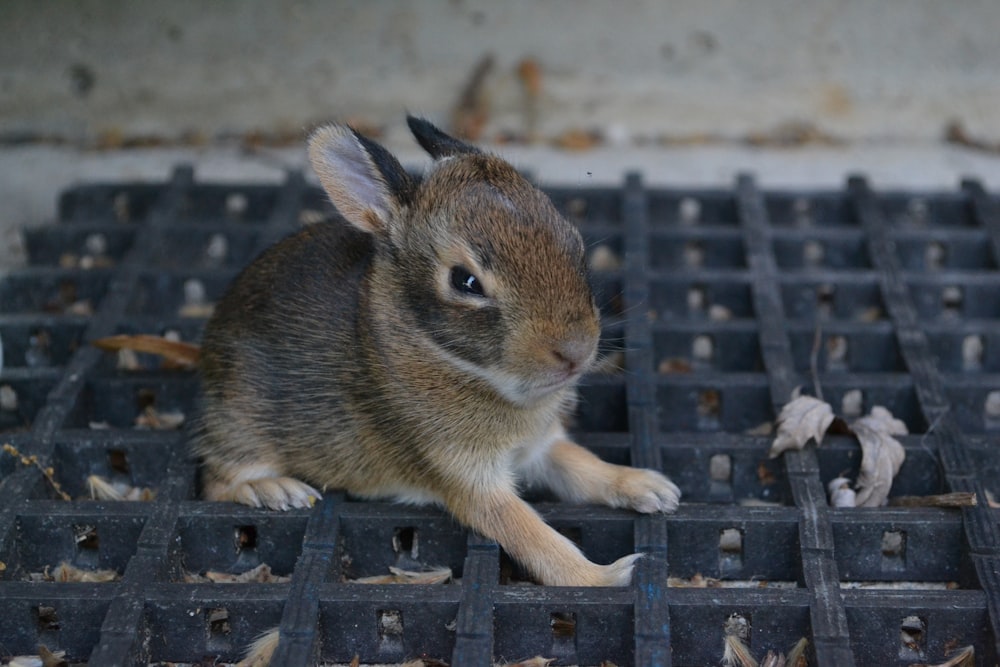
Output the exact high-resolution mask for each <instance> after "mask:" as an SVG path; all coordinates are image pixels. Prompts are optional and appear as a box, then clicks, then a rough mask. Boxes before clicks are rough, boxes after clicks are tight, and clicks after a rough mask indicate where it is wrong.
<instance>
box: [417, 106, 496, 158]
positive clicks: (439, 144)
mask: <svg viewBox="0 0 1000 667" xmlns="http://www.w3.org/2000/svg"><path fill="white" fill-rule="evenodd" d="M406 124H407V125H409V126H410V132H412V133H413V136H414V137H416V139H417V143H419V144H420V145H421V146H422V147H423V149H424V150H425V151H427V152H428V153H430V155H431V157H432V158H434V159H435V160H440V159H441V158H443V157H450V156H452V155H470V154H471V155H474V154H477V153H479V152H480V151H479V149H478V148H476V147H475V146H470V145H469V144H467V143H465V142H464V141H459V140H458V139H456V138H455V137H452V136H449V135H447V134H445V133H444V132H442V131H441V130H439V129H438V128H436V127H435V126H434V125H432V124H431V123H430V122H428V121H426V120H424V119H423V118H417V117H416V116H407V117H406Z"/></svg>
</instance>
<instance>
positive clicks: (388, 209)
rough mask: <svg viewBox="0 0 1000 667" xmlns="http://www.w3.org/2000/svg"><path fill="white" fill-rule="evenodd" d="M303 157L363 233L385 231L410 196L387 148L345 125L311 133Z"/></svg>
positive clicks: (406, 179) (411, 188)
mask: <svg viewBox="0 0 1000 667" xmlns="http://www.w3.org/2000/svg"><path fill="white" fill-rule="evenodd" d="M309 161H310V162H311V163H312V167H313V170H314V171H315V172H316V175H317V176H319V180H320V183H321V184H322V185H323V189H324V190H326V193H327V194H328V195H329V196H330V201H332V202H333V205H334V206H336V207H337V210H338V211H339V212H340V214H341V215H343V216H344V217H345V218H346V219H347V221H348V222H350V223H351V224H353V225H354V226H355V227H357V228H359V229H361V230H362V231H365V232H368V233H369V234H375V235H376V236H387V235H388V234H389V229H388V227H389V225H390V223H391V221H392V220H393V219H394V218H396V217H397V216H398V215H399V214H400V213H401V212H402V210H403V209H405V208H406V207H407V206H409V204H410V203H411V201H412V199H413V193H414V190H415V185H414V182H413V179H412V178H410V176H409V174H407V173H406V171H405V170H404V169H403V167H402V165H400V164H399V161H398V160H396V158H395V157H393V155H392V153H390V152H389V151H387V150H386V149H385V148H383V147H382V146H380V145H379V144H377V143H375V142H374V141H372V140H370V139H367V138H365V137H363V136H361V135H360V134H358V133H357V132H355V131H354V130H352V129H351V128H349V127H347V126H346V125H327V126H325V127H321V128H319V129H318V130H316V131H315V132H313V133H312V136H310V137H309Z"/></svg>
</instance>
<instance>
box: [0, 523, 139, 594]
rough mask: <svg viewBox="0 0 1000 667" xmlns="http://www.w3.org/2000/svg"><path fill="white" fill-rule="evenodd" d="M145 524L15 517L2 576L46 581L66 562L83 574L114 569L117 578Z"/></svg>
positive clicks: (2, 556)
mask: <svg viewBox="0 0 1000 667" xmlns="http://www.w3.org/2000/svg"><path fill="white" fill-rule="evenodd" d="M144 523H145V517H141V516H113V515H108V514H105V515H103V516H93V515H86V514H76V515H68V514H65V513H60V514H58V515H53V516H36V515H32V514H26V515H22V516H19V517H18V518H17V520H16V522H15V532H14V539H13V541H12V542H10V543H8V547H7V551H6V553H2V554H0V561H3V562H4V563H5V564H6V565H7V569H6V570H4V571H2V572H0V577H2V578H3V579H7V580H13V581H23V580H37V581H47V580H48V579H47V578H46V577H45V576H44V574H45V572H46V570H49V571H51V570H53V569H54V568H56V566H58V565H59V564H60V563H64V562H65V563H68V564H69V565H71V566H73V567H76V568H79V569H81V570H86V571H92V570H113V571H115V572H117V573H118V574H119V575H121V574H122V573H124V571H125V567H126V565H127V564H128V561H129V559H130V558H132V556H133V555H134V554H135V550H136V543H137V541H138V539H139V534H140V533H141V532H142V528H143V525H144ZM102 580H103V579H102Z"/></svg>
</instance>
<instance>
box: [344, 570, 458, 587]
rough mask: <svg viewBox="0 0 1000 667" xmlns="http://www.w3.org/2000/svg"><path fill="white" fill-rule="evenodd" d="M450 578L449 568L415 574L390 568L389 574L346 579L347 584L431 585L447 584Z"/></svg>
mask: <svg viewBox="0 0 1000 667" xmlns="http://www.w3.org/2000/svg"><path fill="white" fill-rule="evenodd" d="M451 578H452V572H451V568H450V567H437V568H431V569H428V570H426V571H422V572H417V571H412V570H403V569H401V568H398V567H391V566H390V567H389V574H378V575H375V576H373V577H361V578H360V579H348V580H347V583H349V584H420V585H433V584H445V583H448V582H449V581H451Z"/></svg>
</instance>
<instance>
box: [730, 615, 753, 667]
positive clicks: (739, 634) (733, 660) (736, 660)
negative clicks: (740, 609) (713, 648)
mask: <svg viewBox="0 0 1000 667" xmlns="http://www.w3.org/2000/svg"><path fill="white" fill-rule="evenodd" d="M723 634H724V636H725V639H724V650H723V653H722V664H723V665H725V667H757V660H756V659H755V658H754V657H753V654H751V653H750V648H749V647H748V646H747V645H746V640H747V639H748V638H749V637H750V624H749V623H748V622H747V619H746V618H745V617H743V616H740V615H739V614H733V615H732V616H730V617H729V619H728V620H726V623H725V626H724V631H723Z"/></svg>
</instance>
